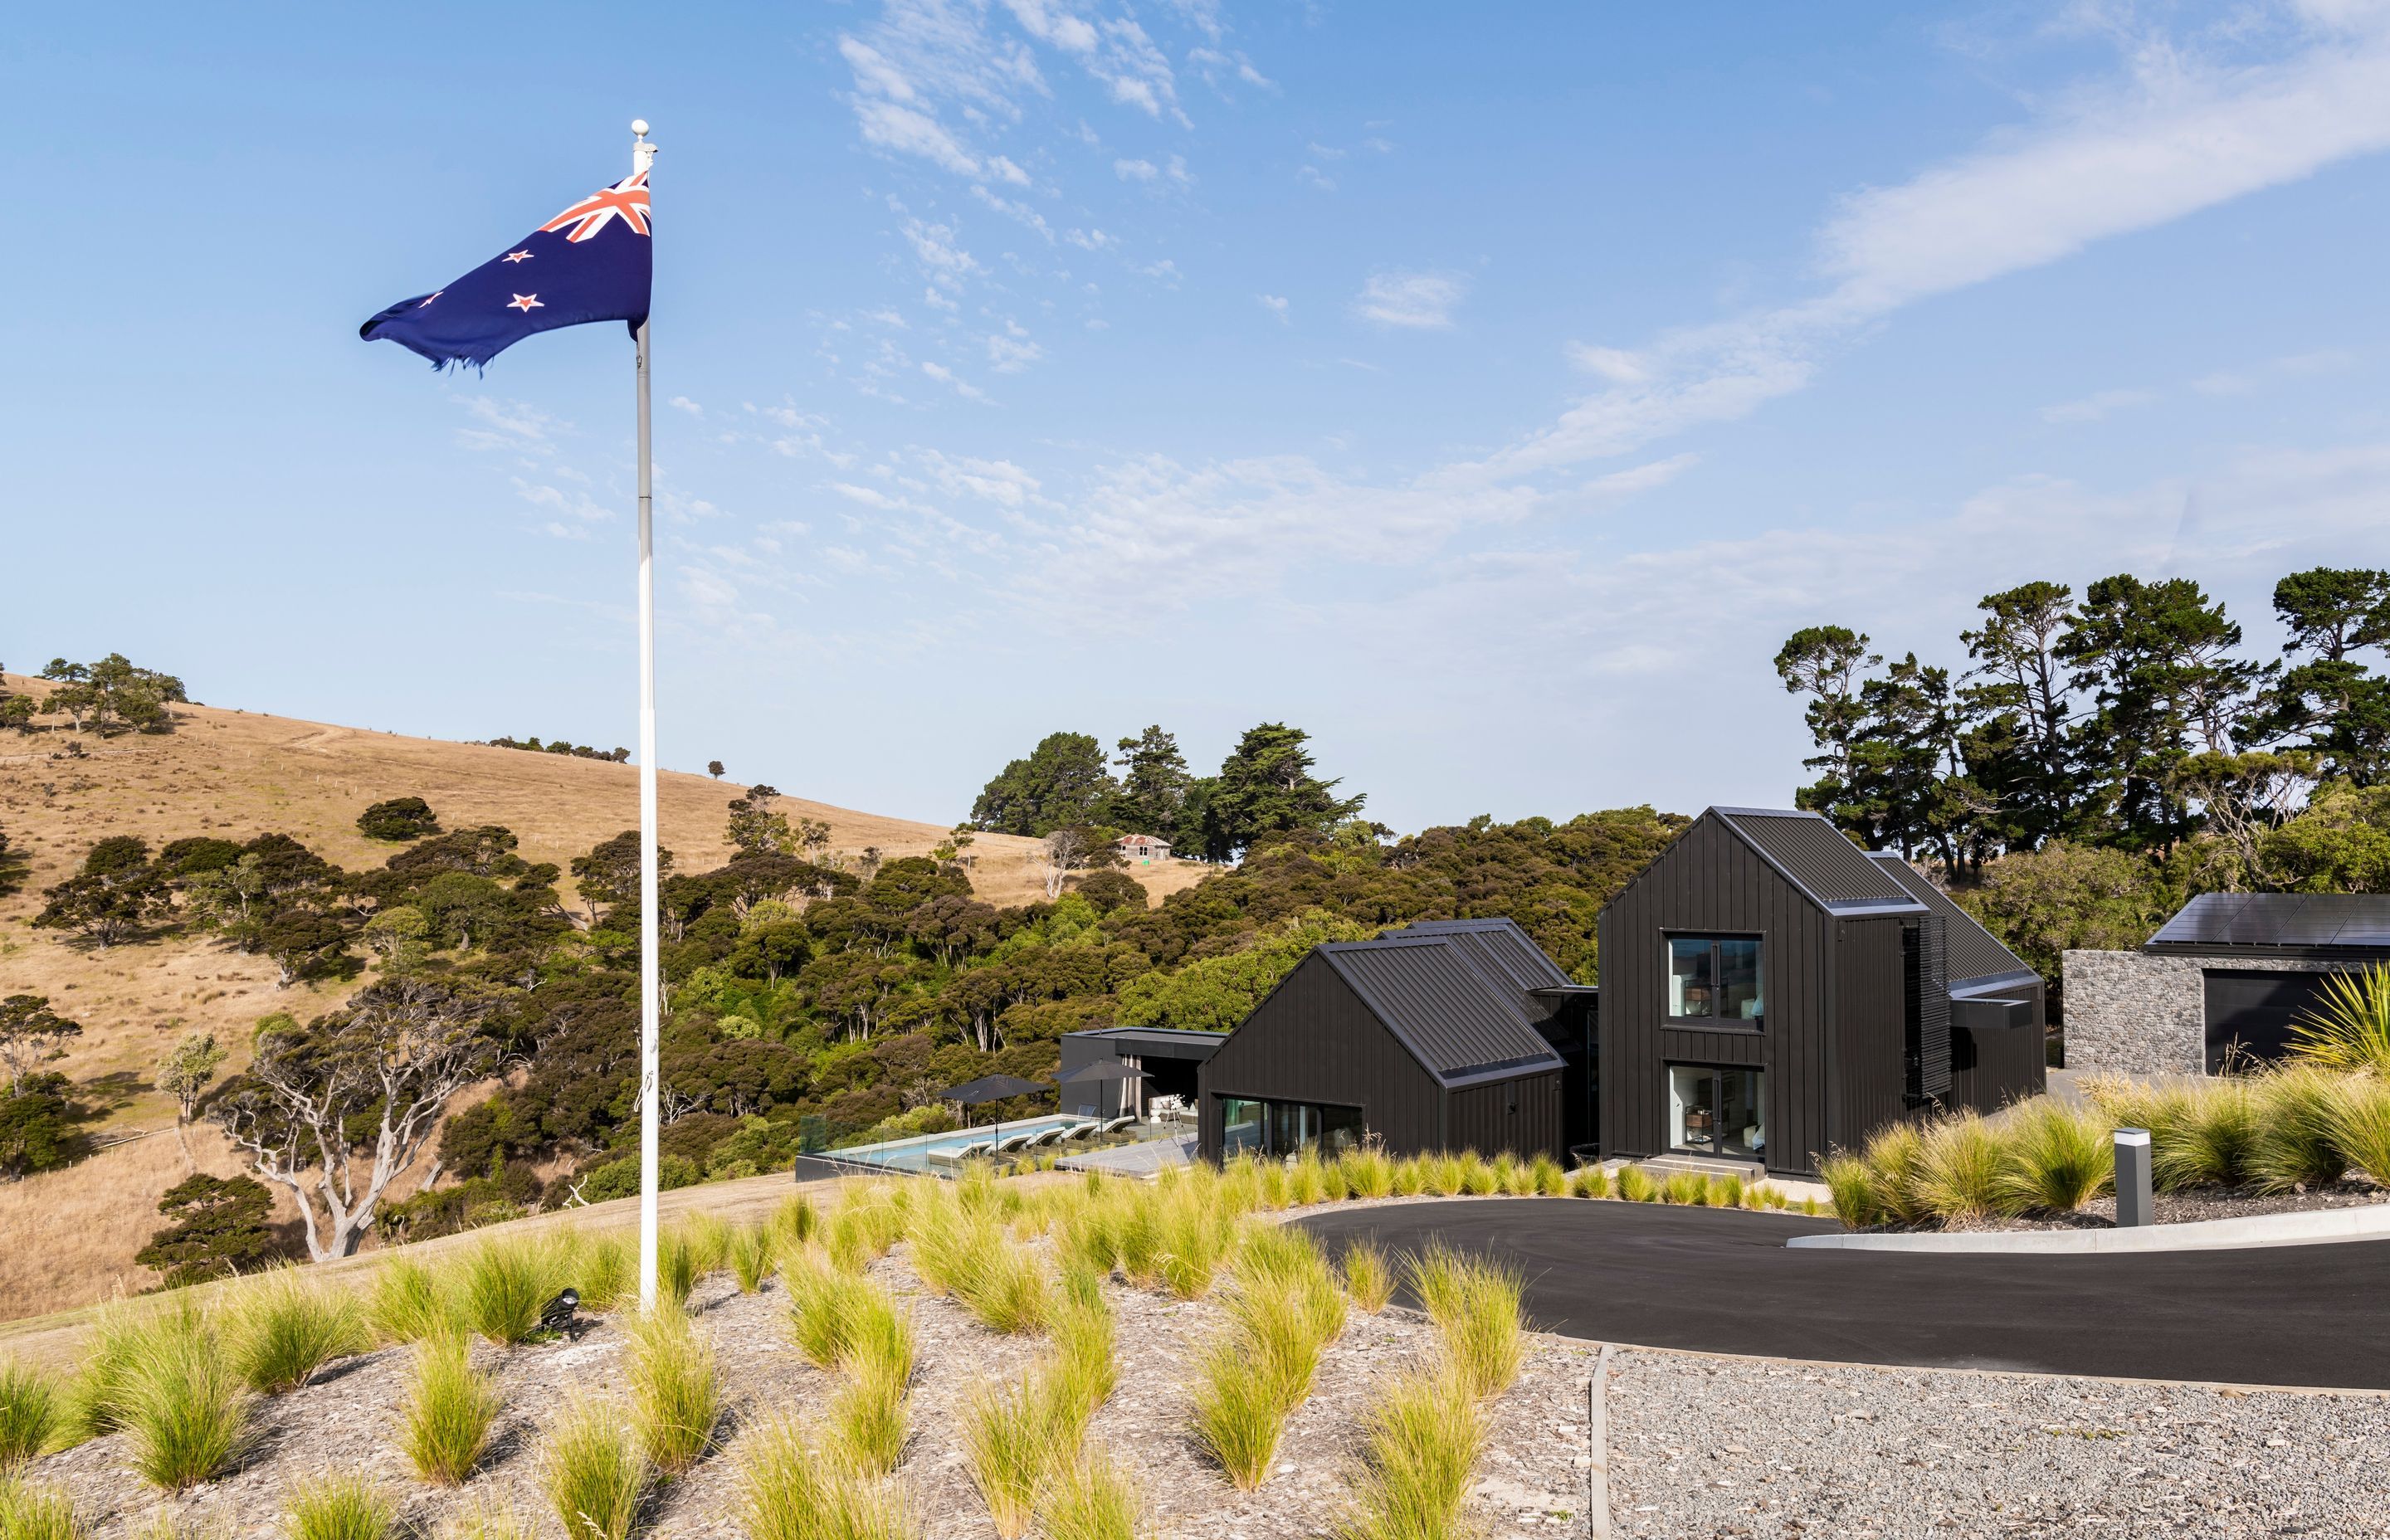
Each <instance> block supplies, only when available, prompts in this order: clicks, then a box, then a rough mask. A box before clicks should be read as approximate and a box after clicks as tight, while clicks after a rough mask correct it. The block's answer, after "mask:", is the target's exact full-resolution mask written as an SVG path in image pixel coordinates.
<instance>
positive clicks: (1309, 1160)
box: [1286, 1149, 1328, 1208]
mask: <svg viewBox="0 0 2390 1540" xmlns="http://www.w3.org/2000/svg"><path fill="white" fill-rule="evenodd" d="M1286 1187H1287V1191H1286V1200H1287V1206H1288V1207H1290V1208H1308V1207H1309V1206H1310V1205H1312V1204H1314V1203H1324V1202H1326V1201H1327V1200H1328V1174H1327V1170H1326V1168H1325V1167H1323V1166H1322V1165H1321V1164H1320V1162H1319V1151H1318V1150H1317V1149H1306V1150H1304V1152H1303V1153H1302V1154H1300V1155H1298V1156H1296V1157H1295V1158H1294V1163H1293V1164H1291V1165H1290V1166H1288V1167H1287V1172H1286Z"/></svg>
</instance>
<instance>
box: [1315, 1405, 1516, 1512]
mask: <svg viewBox="0 0 2390 1540" xmlns="http://www.w3.org/2000/svg"><path fill="white" fill-rule="evenodd" d="M1362 1427H1363V1432H1362V1455H1361V1477H1360V1480H1359V1481H1358V1482H1356V1483H1355V1493H1354V1495H1355V1498H1356V1509H1357V1511H1356V1514H1355V1516H1354V1518H1353V1519H1352V1520H1351V1521H1349V1522H1348V1523H1347V1525H1346V1526H1345V1533H1346V1535H1347V1537H1348V1540H1460V1537H1461V1536H1465V1535H1467V1534H1469V1533H1470V1531H1469V1529H1468V1528H1467V1526H1466V1525H1465V1524H1464V1523H1463V1521H1462V1519H1461V1505H1462V1504H1463V1503H1464V1502H1465V1501H1466V1500H1467V1498H1468V1495H1469V1473H1470V1471H1471V1469H1472V1468H1473V1467H1474V1466H1475V1465H1476V1464H1477V1461H1478V1459H1479V1457H1481V1456H1482V1455H1484V1451H1485V1436H1486V1435H1485V1414H1484V1411H1483V1410H1481V1409H1480V1407H1479V1405H1478V1404H1477V1402H1476V1401H1474V1400H1473V1399H1471V1397H1470V1396H1469V1395H1468V1394H1467V1393H1466V1392H1465V1391H1463V1390H1462V1389H1461V1388H1460V1387H1458V1386H1456V1385H1454V1384H1452V1383H1451V1382H1449V1381H1448V1380H1443V1379H1439V1378H1437V1377H1435V1376H1433V1375H1412V1376H1409V1377H1407V1378H1405V1379H1403V1380H1398V1381H1396V1382H1395V1384H1394V1386H1393V1387H1392V1388H1391V1389H1389V1390H1388V1391H1387V1392H1385V1394H1384V1395H1383V1396H1382V1397H1381V1399H1380V1400H1379V1401H1378V1403H1377V1404H1376V1405H1374V1406H1372V1407H1371V1408H1370V1409H1369V1410H1368V1413H1367V1414H1365V1416H1364V1418H1363V1422H1362Z"/></svg>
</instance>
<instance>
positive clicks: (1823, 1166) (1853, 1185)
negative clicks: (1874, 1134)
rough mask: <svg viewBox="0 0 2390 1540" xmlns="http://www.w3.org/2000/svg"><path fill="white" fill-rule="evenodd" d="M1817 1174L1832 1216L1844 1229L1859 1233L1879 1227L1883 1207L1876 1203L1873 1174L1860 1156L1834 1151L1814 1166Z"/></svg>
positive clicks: (1846, 1151) (1865, 1160)
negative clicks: (1832, 1207)
mask: <svg viewBox="0 0 2390 1540" xmlns="http://www.w3.org/2000/svg"><path fill="white" fill-rule="evenodd" d="M1818 1175H1819V1176H1821V1177H1823V1178H1824V1179H1825V1183H1826V1191H1827V1192H1828V1193H1829V1194H1830V1195H1831V1197H1832V1199H1833V1203H1834V1217H1835V1218H1837V1219H1839V1220H1841V1221H1842V1222H1843V1224H1844V1226H1845V1227H1846V1228H1849V1229H1854V1230H1860V1229H1865V1228H1866V1227H1867V1226H1870V1225H1879V1224H1882V1222H1883V1220H1884V1218H1885V1214H1884V1212H1883V1205H1882V1204H1881V1203H1879V1202H1878V1201H1877V1200H1876V1187H1875V1173H1874V1172H1872V1171H1870V1169H1868V1163H1867V1159H1866V1157H1864V1156H1860V1155H1854V1154H1852V1153H1851V1152H1850V1151H1848V1150H1842V1149H1838V1150H1836V1151H1835V1152H1834V1153H1832V1154H1831V1155H1829V1156H1827V1157H1826V1158H1825V1160H1823V1161H1820V1162H1819V1163H1818Z"/></svg>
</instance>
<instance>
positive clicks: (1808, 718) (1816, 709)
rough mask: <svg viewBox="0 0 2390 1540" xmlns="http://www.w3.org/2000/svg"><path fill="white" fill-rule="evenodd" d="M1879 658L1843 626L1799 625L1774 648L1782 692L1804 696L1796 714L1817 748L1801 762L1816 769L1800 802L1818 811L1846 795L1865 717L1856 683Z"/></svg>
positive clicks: (1861, 637) (1863, 636)
mask: <svg viewBox="0 0 2390 1540" xmlns="http://www.w3.org/2000/svg"><path fill="white" fill-rule="evenodd" d="M1882 661H1883V660H1882V658H1880V657H1878V656H1876V655H1875V654H1874V653H1872V652H1870V651H1869V650H1868V637H1867V635H1866V633H1864V632H1858V631H1853V630H1851V629H1850V628H1849V627H1848V626H1842V625H1811V626H1804V627H1802V628H1801V629H1800V630H1798V631H1795V632H1794V633H1792V635H1791V636H1788V637H1786V638H1785V641H1784V645H1783V646H1782V647H1780V648H1777V650H1776V676H1777V677H1778V678H1779V679H1780V680H1782V681H1783V682H1784V693H1785V694H1787V695H1798V696H1804V697H1806V699H1807V704H1805V706H1804V707H1803V708H1802V712H1801V715H1802V719H1803V720H1804V721H1805V722H1806V723H1807V724H1808V725H1809V739H1810V741H1811V743H1813V744H1814V745H1815V746H1816V747H1817V750H1818V751H1817V752H1816V753H1815V754H1813V755H1811V756H1810V757H1809V758H1807V759H1805V760H1803V761H1802V762H1801V763H1802V764H1803V765H1804V766H1805V767H1806V768H1808V769H1811V770H1816V771H1818V772H1820V774H1819V776H1818V779H1817V780H1816V781H1814V782H1812V783H1811V784H1810V785H1808V786H1807V787H1805V788H1804V789H1802V791H1801V793H1800V797H1801V798H1805V799H1806V800H1805V801H1801V802H1800V803H1799V805H1801V806H1804V807H1811V808H1817V809H1820V810H1822V809H1824V808H1828V807H1831V806H1833V805H1835V804H1836V803H1838V802H1842V801H1843V800H1844V798H1845V797H1847V796H1848V795H1849V794H1850V787H1851V775H1852V770H1853V764H1852V760H1853V754H1854V751H1855V749H1856V746H1857V742H1858V738H1859V733H1860V730H1861V728H1862V727H1863V726H1864V725H1866V721H1867V708H1866V707H1865V705H1864V704H1863V703H1862V702H1861V701H1860V699H1859V682H1860V678H1861V676H1862V675H1863V674H1866V672H1867V671H1868V670H1869V669H1871V668H1873V667H1875V665H1876V664H1878V663H1881V662H1882ZM1796 800H1797V799H1796Z"/></svg>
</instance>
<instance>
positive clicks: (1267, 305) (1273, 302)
mask: <svg viewBox="0 0 2390 1540" xmlns="http://www.w3.org/2000/svg"><path fill="white" fill-rule="evenodd" d="M1253 299H1254V300H1255V301H1256V302H1259V303H1260V305H1261V307H1262V308H1263V309H1264V310H1266V311H1268V312H1269V313H1270V314H1272V315H1275V316H1277V317H1278V318H1279V321H1281V322H1283V321H1285V320H1286V319H1287V310H1288V301H1287V297H1286V296H1285V295H1283V294H1256V295H1254V296H1253Z"/></svg>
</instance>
